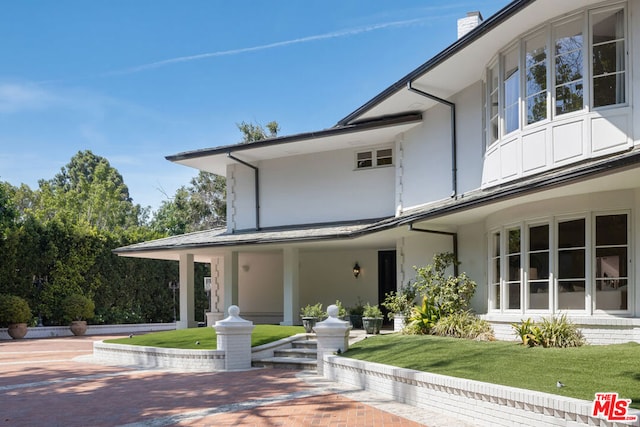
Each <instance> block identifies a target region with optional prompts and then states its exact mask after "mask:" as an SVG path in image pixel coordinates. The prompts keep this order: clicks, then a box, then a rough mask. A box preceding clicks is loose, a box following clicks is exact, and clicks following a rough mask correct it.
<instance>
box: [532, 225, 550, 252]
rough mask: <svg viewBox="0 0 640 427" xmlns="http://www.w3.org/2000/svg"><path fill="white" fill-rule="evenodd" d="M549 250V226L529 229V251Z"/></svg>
mask: <svg viewBox="0 0 640 427" xmlns="http://www.w3.org/2000/svg"><path fill="white" fill-rule="evenodd" d="M545 249H549V225H538V226H535V227H529V250H530V251H543V250H545Z"/></svg>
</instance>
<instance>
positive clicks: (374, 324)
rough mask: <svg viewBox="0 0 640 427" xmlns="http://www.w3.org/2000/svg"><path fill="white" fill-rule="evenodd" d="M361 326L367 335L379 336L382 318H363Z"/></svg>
mask: <svg viewBox="0 0 640 427" xmlns="http://www.w3.org/2000/svg"><path fill="white" fill-rule="evenodd" d="M362 326H363V327H364V330H365V332H366V333H367V334H379V333H380V328H381V327H382V317H363V318H362Z"/></svg>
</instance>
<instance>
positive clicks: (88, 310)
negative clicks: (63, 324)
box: [62, 294, 96, 322]
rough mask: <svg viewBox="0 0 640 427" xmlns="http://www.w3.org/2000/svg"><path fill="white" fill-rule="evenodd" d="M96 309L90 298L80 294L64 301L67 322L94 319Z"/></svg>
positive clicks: (63, 308)
mask: <svg viewBox="0 0 640 427" xmlns="http://www.w3.org/2000/svg"><path fill="white" fill-rule="evenodd" d="M95 307H96V306H95V304H94V303H93V301H92V300H91V299H90V298H87V297H85V296H84V295H80V294H71V295H69V296H68V297H66V298H65V299H64V300H62V312H63V316H64V320H65V321H67V322H72V321H74V320H88V319H92V318H93V316H94V315H95V314H94V310H95Z"/></svg>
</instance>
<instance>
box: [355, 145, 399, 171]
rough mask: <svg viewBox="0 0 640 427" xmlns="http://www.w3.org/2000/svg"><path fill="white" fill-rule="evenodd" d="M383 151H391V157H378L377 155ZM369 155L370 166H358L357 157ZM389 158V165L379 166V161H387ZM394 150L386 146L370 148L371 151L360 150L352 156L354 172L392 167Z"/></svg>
mask: <svg viewBox="0 0 640 427" xmlns="http://www.w3.org/2000/svg"><path fill="white" fill-rule="evenodd" d="M385 150H391V156H380V155H379V154H378V153H380V152H381V151H385ZM367 153H368V154H370V155H371V157H370V159H371V166H360V165H359V164H358V163H359V162H358V156H359V155H360V154H367ZM389 157H390V158H391V163H389V164H379V162H380V160H381V159H388V158H389ZM394 157H395V156H394V149H393V147H390V146H387V147H380V148H372V149H368V150H362V151H357V152H356V153H355V155H354V160H355V170H368V169H376V168H386V167H392V166H393V165H394Z"/></svg>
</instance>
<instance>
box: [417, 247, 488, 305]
mask: <svg viewBox="0 0 640 427" xmlns="http://www.w3.org/2000/svg"><path fill="white" fill-rule="evenodd" d="M457 263H458V261H457V260H456V259H455V256H454V255H453V254H452V253H449V252H448V253H439V254H435V255H434V256H433V263H432V264H429V265H427V266H426V267H421V268H416V275H417V277H416V282H415V287H416V291H417V292H418V293H420V294H422V295H423V296H426V297H427V299H428V300H429V301H432V304H433V308H434V309H435V310H436V311H437V317H438V318H440V317H443V316H448V315H450V314H453V313H459V312H463V311H466V310H468V309H469V303H470V301H471V297H473V294H474V292H475V290H476V283H475V282H474V281H473V280H471V279H469V278H468V277H467V275H466V273H460V274H458V275H457V276H453V275H447V274H446V270H447V268H449V267H451V266H453V265H454V264H457Z"/></svg>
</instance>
